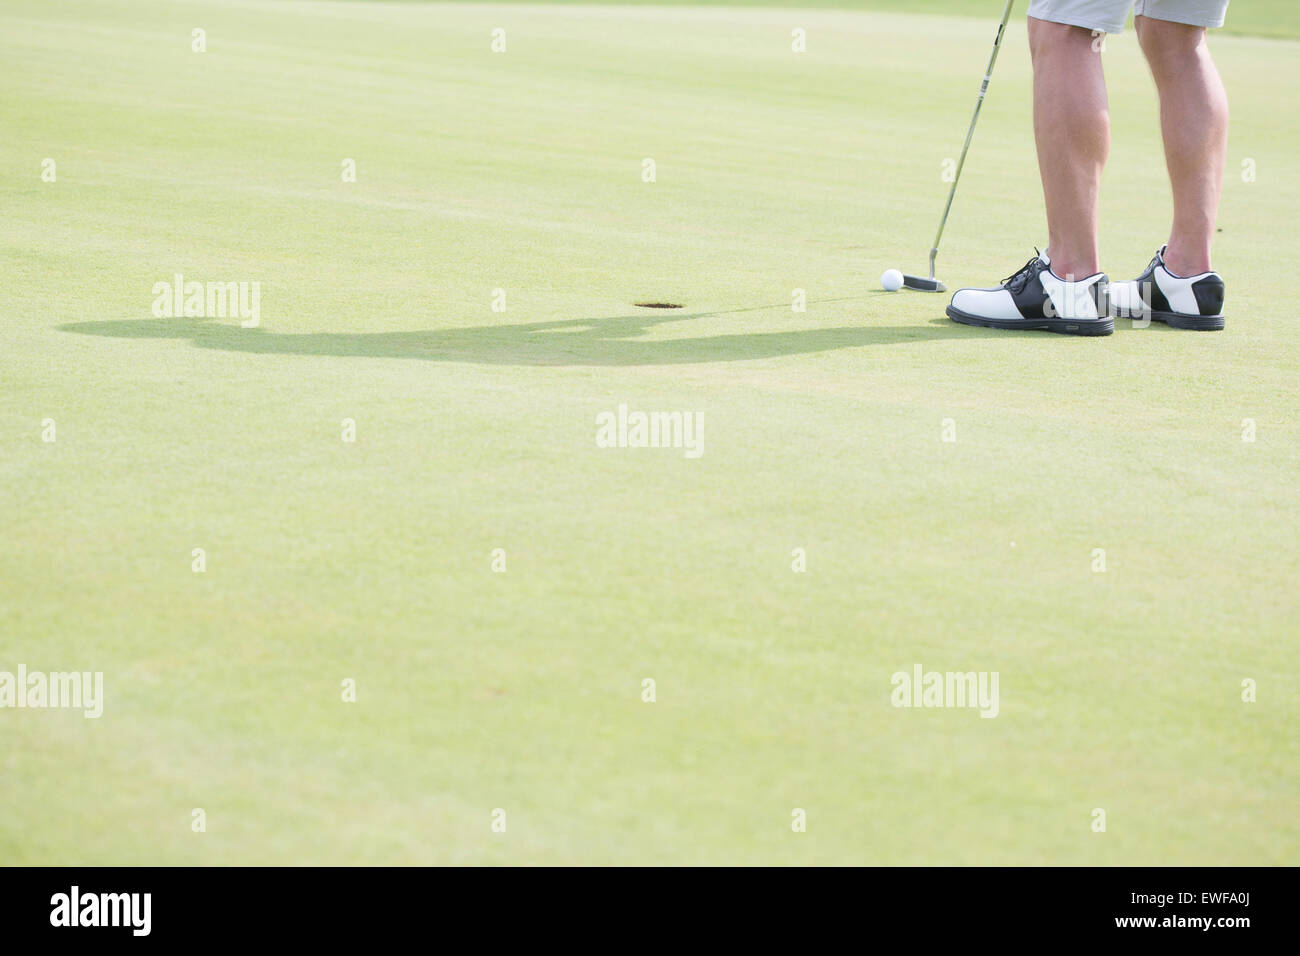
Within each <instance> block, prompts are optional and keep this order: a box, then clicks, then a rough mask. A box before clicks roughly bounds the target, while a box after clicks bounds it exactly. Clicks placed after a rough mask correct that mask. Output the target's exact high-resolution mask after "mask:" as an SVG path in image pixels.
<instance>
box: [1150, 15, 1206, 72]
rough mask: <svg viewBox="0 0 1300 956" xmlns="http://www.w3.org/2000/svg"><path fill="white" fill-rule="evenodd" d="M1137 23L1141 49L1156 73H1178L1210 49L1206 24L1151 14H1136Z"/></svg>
mask: <svg viewBox="0 0 1300 956" xmlns="http://www.w3.org/2000/svg"><path fill="white" fill-rule="evenodd" d="M1134 26H1135V27H1136V29H1137V35H1138V43H1139V44H1141V46H1142V52H1143V54H1145V56H1146V58H1147V62H1148V63H1150V64H1151V69H1152V70H1153V71H1155V72H1156V73H1157V74H1161V73H1177V72H1179V71H1180V70H1182V69H1184V68H1186V65H1187V63H1188V62H1190V61H1193V60H1196V59H1197V58H1199V57H1200V56H1202V55H1203V54H1204V53H1205V52H1206V50H1207V47H1206V43H1205V34H1206V30H1205V27H1194V26H1190V25H1188V24H1186V23H1171V22H1170V21H1168V20H1156V19H1153V18H1151V17H1136V18H1135V19H1134Z"/></svg>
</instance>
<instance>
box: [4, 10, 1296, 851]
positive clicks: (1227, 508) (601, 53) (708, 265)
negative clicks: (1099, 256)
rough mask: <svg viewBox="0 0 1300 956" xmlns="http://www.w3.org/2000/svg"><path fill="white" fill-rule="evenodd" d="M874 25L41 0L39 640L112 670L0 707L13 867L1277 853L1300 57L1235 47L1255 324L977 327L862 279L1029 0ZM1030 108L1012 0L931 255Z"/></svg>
mask: <svg viewBox="0 0 1300 956" xmlns="http://www.w3.org/2000/svg"><path fill="white" fill-rule="evenodd" d="M859 6H868V5H866V4H859ZM876 6H878V7H880V8H882V9H830V10H821V9H797V10H791V9H782V8H775V7H768V6H761V7H754V8H741V7H728V6H715V5H706V6H698V7H692V6H665V7H656V6H642V5H631V6H625V5H606V6H573V5H543V4H525V5H514V6H495V5H485V4H449V5H443V4H422V3H378V2H375V3H369V2H367V3H332V2H329V3H309V2H275V0H273V2H251V0H250V2H230V3H216V4H213V3H197V2H187V0H181V2H172V0H166V2H164V0H131V2H126V0H104V2H94V3H92V2H89V0H64V2H59V3H57V4H50V3H46V2H43V0H7V2H6V3H5V4H4V5H3V7H2V8H0V60H2V61H3V62H4V64H5V81H4V83H3V84H0V115H3V116H4V117H5V122H4V133H3V148H2V149H0V203H2V207H0V208H3V211H4V228H3V229H0V314H2V315H3V327H4V333H3V338H2V339H0V492H2V493H3V499H2V500H3V505H4V507H3V510H2V511H0V520H2V521H3V524H2V525H0V528H2V529H3V533H2V534H0V672H10V673H15V674H16V673H17V670H18V668H19V667H23V668H26V669H27V670H28V671H35V672H43V673H47V674H48V673H58V672H69V671H80V672H95V673H102V675H103V687H104V693H103V700H102V707H103V713H102V715H101V716H99V717H98V718H95V719H87V717H85V716H84V715H83V713H82V711H80V710H77V709H74V708H53V707H43V708H42V707H25V708H18V707H16V706H11V707H6V708H4V709H0V864H15V863H23V864H37V863H39V864H110V863H112V864H146V863H158V864H236V863H256V864H263V863H265V864H287V863H339V864H343V863H347V864H353V863H358V864H378V863H395V864H420V863H452V864H456V863H484V864H580V863H582V864H586V863H590V864H611V863H648V864H676V863H682V864H703V863H726V864H758V863H764V864H813V863H819V864H858V863H862V864H938V863H954V864H1101V865H1115V864H1295V863H1296V862H1298V861H1300V817H1298V815H1297V806H1298V805H1300V760H1298V759H1297V758H1298V757H1300V743H1298V739H1297V733H1296V727H1297V723H1298V722H1300V651H1298V650H1297V629H1298V628H1297V625H1298V622H1300V599H1298V598H1297V590H1296V581H1297V572H1300V560H1298V559H1297V549H1296V541H1297V530H1298V529H1297V514H1300V495H1298V494H1297V486H1298V479H1300V388H1298V387H1297V379H1296V369H1297V365H1298V364H1300V345H1298V344H1297V334H1296V331H1297V323H1298V322H1300V319H1298V318H1297V310H1296V307H1295V304H1294V301H1293V300H1292V299H1291V296H1292V295H1293V293H1294V291H1295V290H1294V289H1293V288H1292V287H1291V285H1290V278H1291V270H1292V268H1293V264H1294V262H1295V260H1296V259H1297V257H1298V256H1300V238H1297V236H1296V233H1295V229H1294V225H1295V222H1296V221H1297V218H1300V170H1297V162H1296V157H1297V155H1300V130H1297V127H1296V125H1295V123H1294V117H1295V116H1296V115H1297V114H1300V102H1298V99H1300V94H1298V92H1297V91H1298V90H1300V56H1298V54H1300V46H1297V43H1296V41H1294V40H1289V39H1278V38H1263V37H1255V36H1241V35H1233V34H1228V33H1223V34H1216V35H1215V36H1214V37H1213V38H1212V49H1213V52H1214V54H1215V57H1216V59H1217V61H1218V63H1219V65H1220V67H1221V69H1222V72H1223V74H1224V79H1225V82H1226V84H1227V87H1228V92H1229V96H1230V98H1231V102H1232V110H1233V118H1232V131H1231V140H1230V144H1229V151H1230V152H1229V164H1228V165H1229V169H1228V177H1227V183H1226V187H1225V192H1224V202H1223V208H1222V214H1221V219H1220V226H1221V233H1220V235H1219V237H1218V244H1217V246H1216V259H1217V261H1216V266H1217V268H1218V269H1219V270H1220V271H1221V272H1222V273H1223V275H1224V276H1225V278H1226V281H1227V285H1228V303H1227V309H1226V312H1227V315H1228V323H1227V329H1226V330H1225V331H1223V332H1221V333H1200V334H1198V333H1190V332H1179V331H1175V330H1170V329H1168V328H1165V327H1163V326H1155V327H1151V328H1145V329H1144V328H1135V327H1133V323H1131V322H1129V321H1127V320H1124V321H1120V322H1117V328H1116V333H1115V334H1114V335H1113V336H1111V337H1109V338H1099V339H1080V338H1075V337H1069V336H1057V335H1050V334H1044V333H1037V334H1017V333H999V332H994V331H991V330H985V329H975V328H968V327H964V326H958V325H954V324H953V323H951V322H950V321H948V320H947V319H946V318H945V317H944V311H943V310H944V306H945V305H946V302H947V299H946V297H944V296H933V295H925V294H919V293H911V292H902V293H894V294H890V293H886V292H883V291H879V277H880V274H881V273H882V271H884V270H885V269H887V268H891V267H896V268H900V269H902V270H903V271H911V272H920V271H924V270H925V268H926V265H927V262H926V259H927V253H928V250H929V246H930V242H931V239H932V237H933V231H934V228H935V226H936V224H937V220H938V216H939V213H940V211H941V208H942V204H943V201H944V199H945V197H946V193H947V189H948V184H947V183H946V182H945V181H944V173H945V170H946V169H948V168H950V164H951V161H952V160H953V159H954V158H955V157H956V155H957V154H958V152H959V150H960V148H961V144H962V140H963V137H964V135H965V132H966V127H967V123H968V122H969V118H970V111H971V108H972V106H973V104H974V99H975V94H976V91H977V89H978V87H979V80H980V77H981V75H982V71H983V69H984V66H985V63H986V60H987V56H988V51H989V45H990V43H991V41H992V39H993V33H994V27H995V24H996V20H997V16H998V14H999V13H1000V12H1001V4H1000V3H996V2H991V3H988V4H979V5H975V4H971V3H964V4H962V5H961V6H962V9H963V11H964V12H966V13H971V12H974V11H975V8H976V7H977V6H978V9H979V11H984V8H985V7H987V8H988V9H987V11H986V13H987V15H983V16H970V15H963V16H949V15H942V14H941V12H940V13H931V12H927V13H924V14H909V13H906V12H899V8H900V7H901V6H903V5H902V4H899V3H887V4H879V5H876ZM922 6H923V8H924V9H926V10H934V11H942V10H950V9H953V8H955V7H956V6H957V5H956V4H955V3H946V4H940V3H930V4H925V5H918V7H917V9H921V8H922ZM1236 6H1237V5H1236V4H1234V8H1235V7H1236ZM1241 6H1242V7H1243V8H1245V7H1247V6H1248V5H1246V4H1242V5H1241ZM1257 6H1259V7H1260V8H1262V7H1263V5H1257ZM883 8H892V9H883ZM1271 9H1273V10H1274V11H1277V12H1281V11H1285V14H1286V15H1287V16H1290V17H1291V18H1292V20H1294V21H1296V22H1300V15H1297V14H1295V13H1294V12H1293V9H1292V6H1291V5H1290V4H1287V5H1279V4H1273V5H1272V6H1271ZM1021 10H1022V8H1021ZM1256 13H1258V11H1256ZM1235 14H1236V10H1235V9H1234V10H1233V11H1231V12H1230V18H1231V17H1232V16H1235ZM1295 27H1296V23H1295V22H1292V23H1285V22H1282V21H1279V20H1278V19H1277V18H1276V17H1274V18H1272V19H1270V20H1269V21H1268V23H1266V24H1264V25H1263V26H1261V27H1260V30H1261V31H1264V32H1270V33H1275V34H1278V33H1290V34H1291V35H1293V36H1294V35H1298V34H1300V31H1298V30H1297V29H1296V28H1295ZM195 30H202V31H203V33H201V34H198V35H197V36H196V34H195V33H194V31H195ZM498 30H499V31H503V32H501V33H494V31H498ZM795 31H803V32H802V34H801V35H802V37H803V38H804V44H805V50H804V52H795V50H794V49H792V45H793V44H794V43H795V42H796V39H797V37H798V36H799V34H796V32H795ZM494 44H495V46H496V47H497V48H498V49H500V48H501V47H502V46H503V45H504V49H502V50H501V52H494V49H493V47H494ZM195 46H202V47H203V52H196V51H195ZM1104 55H1105V58H1106V66H1107V72H1108V76H1109V81H1110V88H1111V116H1112V122H1113V127H1114V131H1113V139H1114V145H1113V149H1112V157H1111V162H1110V165H1109V167H1108V169H1107V172H1106V177H1105V185H1104V189H1105V192H1104V198H1103V209H1102V212H1103V235H1102V239H1103V265H1104V267H1105V268H1106V270H1107V271H1108V272H1109V273H1110V274H1111V275H1112V276H1113V277H1117V278H1123V277H1133V276H1136V275H1137V274H1139V273H1140V272H1141V271H1142V269H1143V267H1144V266H1145V265H1146V263H1147V262H1148V260H1149V259H1150V258H1151V255H1152V253H1153V252H1154V250H1155V249H1156V247H1157V246H1158V245H1159V244H1160V243H1161V242H1162V241H1164V239H1165V237H1166V235H1167V230H1168V220H1169V216H1170V203H1169V199H1168V184H1167V181H1166V178H1165V173H1164V166H1163V158H1162V154H1161V151H1160V138H1159V128H1158V124H1157V122H1156V118H1155V117H1156V112H1155V111H1156V103H1155V95H1154V89H1153V85H1152V83H1151V80H1150V78H1149V76H1148V74H1147V72H1146V69H1145V67H1144V65H1143V64H1142V62H1141V56H1140V53H1139V51H1138V49H1137V44H1136V40H1135V38H1134V36H1133V34H1132V32H1131V31H1128V32H1126V33H1124V34H1122V35H1120V36H1115V37H1111V38H1109V40H1108V43H1107V50H1106V52H1105V54H1104ZM1029 105H1030V73H1029V65H1028V55H1027V50H1026V43H1025V31H1024V24H1023V12H1020V13H1018V14H1017V17H1016V20H1015V23H1014V26H1013V28H1012V29H1010V30H1009V31H1008V35H1007V39H1006V42H1005V44H1004V49H1003V51H1002V55H1001V58H1000V60H999V63H998V67H997V72H996V74H995V75H994V78H993V82H992V85H991V88H990V92H989V96H988V99H987V101H986V104H985V107H984V112H983V116H982V118H981V120H980V127H979V129H978V130H977V132H976V134H975V141H974V146H973V148H972V152H971V156H970V159H969V161H968V163H967V166H966V169H965V172H964V173H963V178H962V181H961V187H960V190H959V192H958V195H957V199H956V203H955V205H954V207H953V213H952V218H951V220H950V222H949V226H948V231H947V233H946V235H945V237H944V245H943V249H942V251H941V254H940V257H939V263H938V266H939V275H940V277H941V278H943V279H944V280H945V281H946V282H947V283H948V285H949V286H950V287H956V286H958V285H970V284H979V285H984V284H993V283H996V282H997V281H998V280H999V279H1001V278H1002V277H1004V276H1006V275H1008V274H1010V273H1011V272H1013V271H1014V270H1015V269H1017V268H1018V267H1019V266H1020V265H1021V264H1022V263H1023V262H1024V261H1025V260H1026V259H1028V258H1029V257H1030V256H1031V255H1032V254H1033V246H1034V245H1035V244H1039V245H1041V244H1042V243H1043V242H1044V241H1045V236H1046V227H1045V223H1044V221H1043V216H1042V208H1041V201H1040V199H1039V197H1038V193H1037V165H1036V161H1035V156H1034V150H1033V143H1032V131H1031V126H1030V118H1029ZM353 171H354V172H355V176H354V177H353V176H351V175H350V173H351V172H353ZM353 179H354V180H355V181H353ZM1026 197H1031V198H1029V199H1027V198H1026ZM177 276H181V277H183V278H182V279H181V281H180V286H181V288H180V290H179V291H180V292H181V293H182V295H181V300H182V302H181V304H182V307H181V309H180V310H179V313H180V314H175V313H176V312H177V310H175V309H174V308H171V306H173V305H174V304H175V299H174V297H173V296H174V293H175V292H176V291H178V290H177V289H175V288H174V286H175V284H176V277H177ZM190 283H201V284H202V290H203V292H204V294H203V295H200V296H196V297H191V296H190V294H189V284H190ZM227 283H235V284H236V286H235V287H233V288H232V289H227V288H226V284H227ZM240 283H243V284H244V285H243V286H242V291H243V292H244V294H245V296H246V298H245V299H244V304H245V305H251V304H252V302H253V299H252V295H253V291H254V286H253V284H254V283H256V294H257V296H258V298H257V300H256V303H257V309H256V313H257V314H256V318H257V323H256V326H255V327H252V325H253V323H252V314H251V313H252V310H251V309H249V310H245V311H244V312H240V311H239V310H237V309H234V308H233V305H234V301H236V300H238V299H239V295H238V294H237V293H238V292H239V291H240V290H241V287H240V286H239V285H238V284H240ZM209 284H210V285H209ZM217 285H220V286H221V290H220V291H221V292H222V293H223V294H224V293H227V292H236V294H235V295H234V296H233V298H228V301H226V302H225V303H224V305H225V306H226V307H225V308H220V306H222V304H223V303H222V300H221V298H219V297H218V298H216V300H215V302H216V305H217V306H218V309H217V311H218V312H219V314H217V315H215V316H214V315H211V314H209V313H208V309H207V307H208V305H209V304H211V303H210V300H209V299H208V298H207V295H206V294H207V292H208V291H209V290H210V289H212V288H215V287H216V286H217ZM187 302H190V304H191V305H192V308H191V309H190V310H189V311H191V312H196V311H199V307H200V306H201V307H202V309H203V313H204V314H203V315H202V316H200V315H193V314H191V315H188V316H187V315H186V314H185V313H186V311H187V310H186V308H185V305H186V303H187ZM644 302H651V303H662V304H672V305H680V306H681V308H678V309H650V308H643V307H638V305H637V304H636V303H644ZM801 302H806V306H805V308H804V309H803V310H802V311H800V310H798V309H797V306H798V305H799V304H800V303H801ZM169 313H170V314H169ZM245 319H246V320H248V326H250V327H245V324H244V322H242V321H241V320H245ZM637 412H643V413H665V416H677V417H676V418H670V417H665V418H664V419H663V421H664V422H668V421H672V422H674V423H675V422H682V423H683V425H684V426H685V425H687V424H689V425H690V426H692V429H693V432H692V435H691V437H692V438H693V440H694V447H689V443H686V442H682V443H680V444H681V445H682V447H635V446H636V445H637V444H638V442H637V440H636V437H635V428H634V427H632V426H628V423H629V422H634V419H635V415H636V413H637ZM611 420H613V421H614V422H615V423H616V426H615V428H614V430H613V436H614V439H613V441H612V442H611V441H610V440H600V441H598V438H601V437H602V436H600V435H599V434H598V423H599V422H601V421H604V422H606V423H608V422H609V421H611ZM658 421H659V419H658V418H656V422H658ZM624 426H628V427H624ZM683 430H684V429H683ZM603 437H604V439H609V437H610V436H609V434H606V435H604V436H603ZM661 437H662V436H661ZM678 437H681V433H680V432H679V433H678ZM660 444H664V442H660ZM667 444H672V443H671V442H669V443H667ZM611 445H612V447H611ZM197 549H201V551H197ZM196 569H198V570H196ZM917 667H920V668H922V669H923V671H924V672H931V671H934V672H941V673H942V672H961V673H968V672H969V673H973V674H980V675H986V676H988V675H993V674H996V675H997V679H998V683H997V688H998V703H997V708H996V715H991V714H990V715H989V716H988V717H982V716H981V711H980V709H978V708H973V707H969V706H967V707H899V706H895V703H897V698H896V696H895V693H894V692H895V683H896V681H895V677H894V675H896V674H900V673H901V674H905V675H908V676H909V677H910V675H912V674H913V673H914V669H915V668H917ZM647 682H653V683H647ZM353 688H354V691H355V700H352V699H351V697H352V696H353V691H352V689H353ZM345 696H346V697H348V698H349V699H346V700H345V699H344V698H345ZM651 698H652V699H651ZM986 712H987V709H986ZM197 810H201V811H202V815H201V816H196V811H197ZM1098 810H1100V811H1104V815H1105V816H1104V819H1105V829H1104V832H1101V831H1100V828H1099V824H1098V821H1099V820H1100V819H1101V817H1100V816H1099V815H1098V814H1097V813H1096V811H1098ZM497 811H504V814H502V813H499V812H497ZM797 811H803V816H802V817H801V816H800V815H799V813H798V812H797ZM196 820H197V821H201V823H202V826H200V825H199V823H196ZM801 820H803V821H805V823H806V825H805V826H804V827H802V828H801V827H800V826H799V824H800V821H801ZM503 822H504V824H505V825H504V828H503V826H502V824H503Z"/></svg>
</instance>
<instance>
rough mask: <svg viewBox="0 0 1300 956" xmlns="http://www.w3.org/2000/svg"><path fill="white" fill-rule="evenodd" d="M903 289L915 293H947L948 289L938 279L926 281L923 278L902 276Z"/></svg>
mask: <svg viewBox="0 0 1300 956" xmlns="http://www.w3.org/2000/svg"><path fill="white" fill-rule="evenodd" d="M903 288H904V289H915V290H916V291H917V292H947V291H948V287H947V286H946V285H944V284H943V283H942V282H940V281H939V280H938V279H927V278H925V276H909V275H907V274H906V273H904V275H903Z"/></svg>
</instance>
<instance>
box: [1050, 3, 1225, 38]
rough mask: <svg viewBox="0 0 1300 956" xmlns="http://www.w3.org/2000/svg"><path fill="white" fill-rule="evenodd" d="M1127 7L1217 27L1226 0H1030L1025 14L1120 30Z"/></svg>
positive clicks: (1104, 30)
mask: <svg viewBox="0 0 1300 956" xmlns="http://www.w3.org/2000/svg"><path fill="white" fill-rule="evenodd" d="M1130 8H1132V9H1133V12H1134V13H1135V14H1137V15H1138V16H1139V17H1150V18H1151V19H1153V20H1169V21H1172V22H1173V23H1187V24H1190V25H1191V26H1194V27H1221V26H1223V15H1224V14H1225V13H1227V12H1228V0H1030V3H1029V15H1030V16H1031V17H1033V18H1034V19H1036V20H1050V21H1051V22H1052V23H1068V24H1069V25H1071V26H1076V27H1084V28H1086V29H1088V30H1098V31H1100V32H1102V33H1120V32H1122V31H1123V29H1124V21H1125V19H1127V18H1128V12H1129V9H1130Z"/></svg>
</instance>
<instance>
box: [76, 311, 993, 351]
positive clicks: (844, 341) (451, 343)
mask: <svg viewBox="0 0 1300 956" xmlns="http://www.w3.org/2000/svg"><path fill="white" fill-rule="evenodd" d="M788 308H789V305H788V304H786V305H782V306H761V307H757V308H752V309H734V310H730V311H727V312H696V313H691V314H686V315H683V314H682V313H680V312H676V311H671V312H666V313H664V314H662V315H660V314H656V313H654V312H651V311H646V312H638V313H636V314H634V315H620V316H614V317H611V318H596V319H563V320H560V321H555V322H531V323H525V324H522V325H483V326H471V327H468V328H460V329H426V330H420V331H414V332H303V333H280V332H272V331H269V330H267V329H260V328H259V329H244V328H241V327H239V326H237V325H228V324H219V323H215V322H212V321H210V320H206V319H184V318H180V319H117V320H108V321H101V322H73V323H69V324H67V325H61V326H59V328H60V330H62V331H65V332H76V333H78V334H81V335H102V336H108V337H111V338H128V339H134V338H151V339H187V340H189V341H190V342H192V343H193V344H194V345H197V346H198V347H200V348H205V349H222V350H224V351H229V352H250V353H255V354H262V355H317V356H335V357H354V356H355V357H364V358H403V359H425V360H428V361H434V362H471V363H480V364H485V365H615V366H616V365H684V364H690V363H696V362H735V361H742V360H745V359H762V358H772V357H774V356H779V355H801V354H806V353H810V352H828V351H831V350H834V349H844V348H856V347H858V346H863V345H893V344H898V343H901V342H916V341H924V340H932V339H954V338H969V337H972V336H978V335H982V334H986V332H985V331H984V330H980V329H971V328H968V327H966V326H961V325H955V324H953V323H951V322H948V321H947V320H944V321H943V322H942V323H931V324H927V325H919V326H918V325H905V326H879V325H869V324H866V323H864V324H863V325H860V326H853V327H849V328H833V329H802V330H799V331H793V332H754V331H746V332H736V333H731V334H723V335H709V336H704V337H700V338H686V339H665V340H657V341H647V340H644V339H643V338H642V336H644V335H645V334H646V333H647V332H648V331H649V330H651V329H653V328H654V327H655V326H658V325H662V324H664V323H668V322H685V321H689V320H691V319H703V318H710V317H713V316H718V315H728V314H731V312H756V311H762V310H766V309H771V310H776V309H788Z"/></svg>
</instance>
